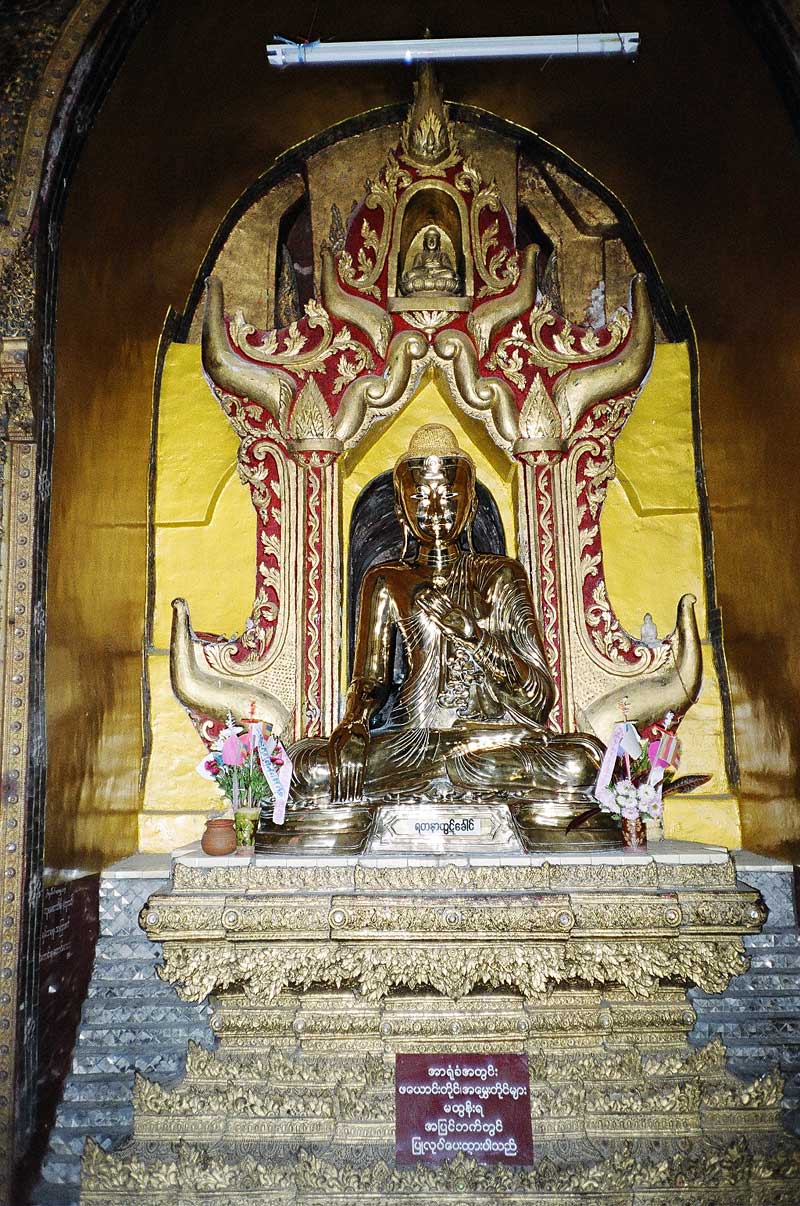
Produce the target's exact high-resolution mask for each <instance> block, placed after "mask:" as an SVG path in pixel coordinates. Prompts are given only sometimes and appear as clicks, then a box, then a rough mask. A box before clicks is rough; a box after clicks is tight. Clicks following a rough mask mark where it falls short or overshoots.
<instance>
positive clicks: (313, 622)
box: [292, 438, 343, 737]
mask: <svg viewBox="0 0 800 1206" xmlns="http://www.w3.org/2000/svg"><path fill="white" fill-rule="evenodd" d="M342 449H343V445H342V443H341V442H340V441H339V440H335V439H322V438H320V439H310V440H297V441H295V442H294V444H293V445H292V452H293V454H294V456H295V457H296V459H297V460H298V462H299V463H300V465H302V467H303V470H304V477H305V486H306V488H305V565H304V582H303V589H302V594H301V598H302V600H303V612H304V622H303V627H302V631H301V633H300V645H301V650H302V654H301V657H300V666H301V668H302V669H301V674H300V685H301V699H302V722H301V730H302V732H303V733H304V734H305V735H306V736H308V737H319V736H322V735H324V734H328V733H330V732H331V730H332V729H333V728H334V727H335V725H336V723H337V722H338V719H339V692H338V676H339V653H340V649H341V644H342V586H341V579H342V566H341V561H342V534H341V507H340V505H339V456H340V454H341V452H342Z"/></svg>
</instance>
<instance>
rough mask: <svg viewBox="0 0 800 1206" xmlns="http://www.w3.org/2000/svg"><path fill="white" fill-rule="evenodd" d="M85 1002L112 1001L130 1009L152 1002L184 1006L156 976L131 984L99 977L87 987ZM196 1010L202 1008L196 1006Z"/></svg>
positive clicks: (173, 992) (172, 990)
mask: <svg viewBox="0 0 800 1206" xmlns="http://www.w3.org/2000/svg"><path fill="white" fill-rule="evenodd" d="M86 999H87V1001H106V1000H113V1001H119V1002H123V1001H124V1002H125V1003H126V1004H128V1003H129V1004H130V1008H136V1006H137V1004H138V1002H140V1001H141V1002H143V1003H144V1002H147V1003H148V1004H150V1003H151V1002H152V1001H174V1002H180V1004H181V1005H183V1007H184V1008H186V1005H185V1004H184V1002H182V1001H180V998H179V997H178V994H177V993H176V992H175V989H174V988H173V987H172V985H171V984H165V983H164V981H163V980H159V979H158V977H157V976H154V975H152V969H151V978H150V979H149V980H139V979H137V980H134V981H133V983H126V982H124V981H123V982H120V981H119V980H108V979H101V978H100V977H99V976H97V977H96V978H94V979H93V980H92V982H91V984H90V985H89V991H88V993H87V996H86ZM197 1008H198V1009H201V1008H203V1006H199V1005H198V1006H197Z"/></svg>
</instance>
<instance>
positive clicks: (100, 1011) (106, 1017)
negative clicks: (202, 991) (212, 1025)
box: [81, 993, 208, 1030]
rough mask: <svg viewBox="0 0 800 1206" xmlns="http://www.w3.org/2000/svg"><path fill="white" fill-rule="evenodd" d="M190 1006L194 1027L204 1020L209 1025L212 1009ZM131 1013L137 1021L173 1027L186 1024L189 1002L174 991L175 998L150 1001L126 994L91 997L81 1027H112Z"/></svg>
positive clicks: (202, 1023)
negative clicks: (125, 995)
mask: <svg viewBox="0 0 800 1206" xmlns="http://www.w3.org/2000/svg"><path fill="white" fill-rule="evenodd" d="M188 1009H189V1011H190V1016H191V1015H192V1014H193V1015H194V1017H193V1018H192V1024H193V1027H194V1029H197V1028H198V1027H200V1026H202V1025H204V1024H205V1025H206V1029H207V1028H208V1025H207V1023H206V1021H205V1019H206V1016H207V1015H208V1010H207V1009H204V1008H203V1006H201V1005H196V1006H194V1008H192V1007H191V1006H189V1007H188ZM131 1013H133V1015H134V1016H135V1017H136V1021H137V1025H138V1024H139V1023H141V1025H142V1026H148V1027H150V1026H157V1027H162V1026H163V1027H165V1028H170V1027H175V1026H181V1025H185V1023H186V1015H187V1006H186V1005H184V1004H183V1002H181V1001H179V1000H178V999H177V997H176V996H175V994H174V993H173V996H172V999H171V1000H167V1001H150V1000H147V998H142V997H133V998H127V999H126V998H123V999H122V1001H114V1000H113V999H111V1000H109V999H107V998H106V999H104V1000H102V1001H97V1000H95V999H90V1000H87V1002H86V1004H85V1005H84V1007H83V1012H82V1015H81V1027H82V1029H83V1028H84V1027H85V1028H86V1029H87V1030H88V1029H89V1028H90V1027H104V1028H105V1029H110V1028H111V1027H113V1026H114V1025H115V1024H118V1023H119V1020H120V1016H123V1017H125V1018H129V1017H130V1016H131Z"/></svg>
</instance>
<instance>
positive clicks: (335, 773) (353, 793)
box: [328, 720, 369, 801]
mask: <svg viewBox="0 0 800 1206" xmlns="http://www.w3.org/2000/svg"><path fill="white" fill-rule="evenodd" d="M368 742H369V732H368V729H367V726H366V724H365V723H364V722H363V721H361V720H350V721H343V722H342V724H340V725H338V727H337V728H335V729H334V730H333V732H332V733H331V735H330V737H329V739H328V766H329V768H330V774H331V800H333V801H341V800H360V799H361V798H362V796H363V794H364V768H365V766H366V764H367V744H368Z"/></svg>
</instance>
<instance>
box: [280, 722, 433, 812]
mask: <svg viewBox="0 0 800 1206" xmlns="http://www.w3.org/2000/svg"><path fill="white" fill-rule="evenodd" d="M436 744H437V743H436V735H435V734H430V733H428V731H427V730H422V729H398V730H394V731H392V730H390V731H387V732H383V733H372V734H371V735H370V741H369V749H368V752H367V766H366V769H365V772H364V796H365V797H366V798H367V799H380V798H381V797H383V796H385V795H387V794H389V793H392V792H396V791H400V790H402V791H414V790H417V789H420V790H421V789H423V788H424V787H426V786H428V785H429V784H430V782H431V780H432V778H435V777H436V775H437V769H438V774H439V776H442V774H443V767H442V766H441V765H437V764H438V763H439V759H438V758H437V756H436ZM289 755H290V757H291V759H292V763H293V771H292V787H291V798H292V800H294V801H296V802H298V803H301V802H308V803H315V802H322V801H327V800H329V799H330V790H331V773H330V764H329V762H328V742H327V740H324V739H323V740H320V739H319V738H310V737H306V738H303V740H302V741H298V742H296V743H295V744H294V745H293V746H291V747H290V749H289Z"/></svg>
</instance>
